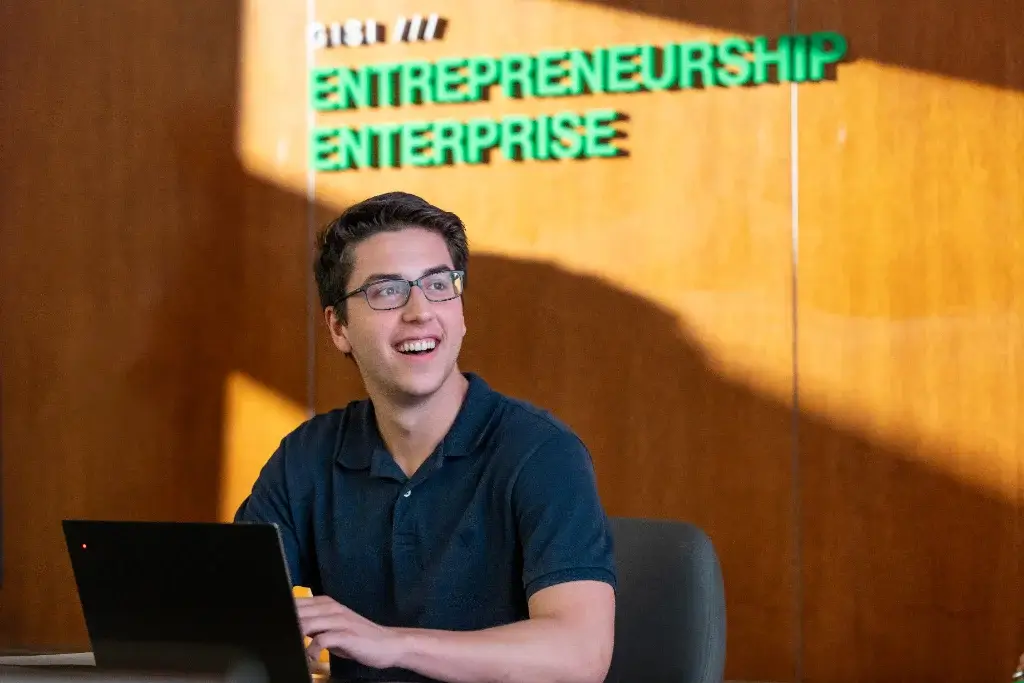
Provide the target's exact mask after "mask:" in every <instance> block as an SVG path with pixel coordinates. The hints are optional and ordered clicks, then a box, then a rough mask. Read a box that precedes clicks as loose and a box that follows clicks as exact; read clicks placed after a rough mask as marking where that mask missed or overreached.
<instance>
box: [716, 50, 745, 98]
mask: <svg viewBox="0 0 1024 683" xmlns="http://www.w3.org/2000/svg"><path fill="white" fill-rule="evenodd" d="M748 54H750V43H748V42H747V41H745V40H743V39H742V38H726V39H725V40H723V41H722V42H721V43H719V44H718V63H719V64H721V66H720V67H718V71H717V79H718V82H719V83H720V84H722V85H724V86H728V87H730V88H735V87H737V86H740V85H746V84H747V83H749V82H750V74H751V70H752V69H753V65H752V64H751V63H750V60H749V59H747V55H748Z"/></svg>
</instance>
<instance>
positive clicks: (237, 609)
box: [63, 520, 310, 683]
mask: <svg viewBox="0 0 1024 683" xmlns="http://www.w3.org/2000/svg"><path fill="white" fill-rule="evenodd" d="M63 526H64V536H65V540H66V542H67V547H68V553H69V554H70V556H71V564H72V567H73V569H74V574H75V581H76V583H77V585H78V595H79V599H80V600H81V604H82V611H83V613H84V616H85V622H86V626H87V628H88V631H89V638H90V640H91V642H92V647H93V653H94V655H95V658H96V665H97V667H99V668H103V669H112V670H130V671H146V670H149V671H164V672H183V673H211V674H219V675H224V674H225V673H227V672H229V671H232V670H235V669H236V668H237V667H238V666H240V665H242V664H243V663H250V664H251V663H253V662H256V663H259V664H261V665H262V667H263V668H264V669H265V672H266V675H267V677H268V679H269V680H270V681H273V683H291V682H292V681H295V682H296V683H308V682H309V680H310V678H309V668H308V665H307V663H306V658H305V651H304V648H303V641H302V633H301V631H300V629H299V624H298V617H297V615H296V611H295V603H294V599H293V597H292V591H291V581H290V580H289V577H288V570H287V566H286V564H285V559H284V554H283V552H282V548H281V539H280V536H279V534H278V531H277V528H276V527H275V526H273V525H269V524H215V523H180V522H126V521H95V520H65V521H64V523H63Z"/></svg>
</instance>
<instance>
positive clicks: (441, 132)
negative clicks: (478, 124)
mask: <svg viewBox="0 0 1024 683" xmlns="http://www.w3.org/2000/svg"><path fill="white" fill-rule="evenodd" d="M465 137H466V127H465V126H464V125H462V123H460V122H459V121H453V120H451V119H445V120H443V121H437V122H435V123H434V165H435V166H443V165H447V164H462V163H465V161H466V155H465V151H466V141H465Z"/></svg>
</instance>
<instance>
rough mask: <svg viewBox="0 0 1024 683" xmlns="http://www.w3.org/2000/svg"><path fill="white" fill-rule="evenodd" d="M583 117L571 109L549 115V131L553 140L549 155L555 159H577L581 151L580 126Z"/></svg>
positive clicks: (581, 137)
mask: <svg viewBox="0 0 1024 683" xmlns="http://www.w3.org/2000/svg"><path fill="white" fill-rule="evenodd" d="M582 126H583V118H582V117H581V116H580V115H579V114H577V113H575V112H571V111H563V112H559V113H557V114H555V115H554V116H552V117H551V132H552V133H553V135H554V138H555V142H554V144H552V145H551V156H553V157H554V158H555V159H577V158H579V156H580V154H582V152H583V136H582V135H581V134H580V130H579V129H580V128H581V127H582Z"/></svg>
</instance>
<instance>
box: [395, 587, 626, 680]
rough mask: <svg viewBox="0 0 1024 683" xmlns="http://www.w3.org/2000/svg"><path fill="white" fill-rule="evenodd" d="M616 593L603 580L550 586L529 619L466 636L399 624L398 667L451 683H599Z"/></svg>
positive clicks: (534, 604) (538, 597)
mask: <svg viewBox="0 0 1024 683" xmlns="http://www.w3.org/2000/svg"><path fill="white" fill-rule="evenodd" d="M614 619H615V594H614V591H613V589H612V587H611V586H610V585H608V584H607V583H604V582H599V581H572V582H568V583H562V584H558V585H555V586H550V587H548V588H544V589H542V590H540V591H538V592H537V593H536V594H534V596H533V597H532V598H530V618H529V619H527V620H525V621H520V622H517V623H515V624H509V625H507V626H498V627H495V628H491V629H486V630H483V631H470V632H465V633H458V632H450V631H430V630H421V629H398V633H399V635H400V636H401V637H402V638H403V641H404V642H403V645H402V647H401V648H400V651H401V653H402V654H401V655H400V656H399V658H398V661H397V666H399V667H401V668H403V669H410V670H412V671H417V672H419V673H421V674H423V675H425V676H428V677H430V678H436V679H439V680H443V681H450V682H451V683H476V682H484V681H487V682H490V681H493V682H495V683H498V682H502V683H506V682H507V683H513V682H517V681H522V682H523V683H544V682H547V681H550V682H551V683H555V682H563V681H565V682H578V683H600V681H603V680H604V678H605V675H606V674H607V673H608V666H609V664H610V662H611V654H612V640H613V638H614Z"/></svg>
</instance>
